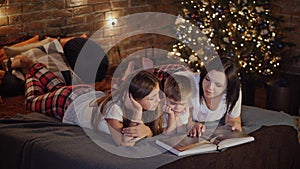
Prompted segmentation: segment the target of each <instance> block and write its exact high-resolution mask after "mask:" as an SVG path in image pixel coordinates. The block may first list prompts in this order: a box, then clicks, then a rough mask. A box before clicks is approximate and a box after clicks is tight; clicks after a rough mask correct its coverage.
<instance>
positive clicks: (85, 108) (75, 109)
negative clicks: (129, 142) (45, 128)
mask: <svg viewBox="0 0 300 169" xmlns="http://www.w3.org/2000/svg"><path fill="white" fill-rule="evenodd" d="M103 96H105V93H103V92H101V91H91V92H88V93H85V94H83V95H80V96H79V97H77V98H76V99H75V100H74V101H73V102H72V103H71V104H70V106H69V107H68V108H67V110H66V111H65V114H64V117H63V120H62V122H63V123H68V124H75V125H78V126H80V127H82V128H88V129H92V130H94V129H95V128H94V125H93V122H92V120H93V119H92V117H99V118H100V119H99V121H98V126H97V128H98V130H100V131H103V132H105V133H107V134H110V130H109V128H108V124H107V122H106V120H105V118H109V119H116V120H118V121H121V122H122V121H123V112H122V110H121V108H120V107H119V106H118V105H116V104H112V106H111V107H110V108H109V109H107V112H106V113H105V114H102V113H101V112H100V109H99V107H98V106H93V105H94V104H93V101H95V100H96V99H97V98H101V97H103ZM108 105H111V104H109V103H108ZM95 113H96V114H95ZM99 113H100V114H99Z"/></svg>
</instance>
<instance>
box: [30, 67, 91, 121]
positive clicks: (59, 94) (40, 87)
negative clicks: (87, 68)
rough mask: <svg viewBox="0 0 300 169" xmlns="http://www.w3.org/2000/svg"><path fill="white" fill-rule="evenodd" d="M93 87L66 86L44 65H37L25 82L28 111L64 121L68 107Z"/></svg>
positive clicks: (80, 85)
mask: <svg viewBox="0 0 300 169" xmlns="http://www.w3.org/2000/svg"><path fill="white" fill-rule="evenodd" d="M93 90H94V89H93V88H92V86H90V85H87V84H78V85H73V86H66V84H65V83H64V82H63V81H62V80H61V79H60V78H59V77H57V76H56V75H55V74H54V73H53V72H51V71H49V70H48V69H47V68H46V66H45V65H44V64H42V63H37V64H35V65H34V66H33V67H32V68H31V70H30V73H29V74H27V75H26V81H25V97H26V100H25V106H26V109H28V110H31V111H34V112H39V113H43V114H46V115H48V116H53V117H56V118H58V119H62V118H63V115H64V112H65V111H66V110H67V108H68V106H69V105H70V104H71V103H72V101H73V100H74V99H76V98H77V97H78V96H80V95H81V94H84V93H87V92H89V91H93Z"/></svg>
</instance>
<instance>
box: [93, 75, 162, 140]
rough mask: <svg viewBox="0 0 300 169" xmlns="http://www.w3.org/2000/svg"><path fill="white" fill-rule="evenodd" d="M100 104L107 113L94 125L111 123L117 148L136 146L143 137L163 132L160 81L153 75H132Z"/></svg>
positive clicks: (110, 126) (109, 127) (96, 119)
mask: <svg viewBox="0 0 300 169" xmlns="http://www.w3.org/2000/svg"><path fill="white" fill-rule="evenodd" d="M97 105H99V107H100V112H103V113H102V115H100V116H99V115H98V116H97V117H96V118H94V124H95V125H97V124H101V121H102V122H104V123H107V125H105V126H108V129H109V132H110V134H111V135H112V137H113V139H114V141H115V142H116V144H117V145H126V146H133V145H134V144H135V142H136V141H138V140H140V139H141V138H144V137H152V136H153V135H158V134H160V133H162V132H163V128H162V122H163V121H162V115H161V113H159V112H161V110H160V108H161V106H160V86H159V80H158V78H157V77H156V76H155V75H154V74H153V73H151V72H148V71H146V70H142V71H139V72H138V73H136V72H135V73H132V74H130V75H129V76H127V78H126V79H125V80H124V81H123V83H122V84H121V86H119V87H118V88H117V89H115V90H114V91H113V92H112V93H110V94H109V95H107V96H105V97H102V98H100V99H98V100H97ZM103 118H104V119H105V121H103V120H102V119H103ZM99 121H100V123H99ZM102 124H103V123H102Z"/></svg>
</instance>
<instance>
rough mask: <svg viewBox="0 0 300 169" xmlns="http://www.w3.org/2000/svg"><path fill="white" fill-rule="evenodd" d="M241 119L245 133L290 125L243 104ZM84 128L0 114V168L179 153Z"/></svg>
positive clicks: (131, 161) (150, 162) (94, 168)
mask: <svg viewBox="0 0 300 169" xmlns="http://www.w3.org/2000/svg"><path fill="white" fill-rule="evenodd" d="M242 120H243V125H244V127H243V129H244V131H245V132H246V133H251V132H254V131H256V130H258V129H259V128H260V127H262V126H273V125H288V126H292V127H294V128H295V129H296V126H295V124H294V123H293V119H292V117H291V116H289V115H288V114H285V113H283V112H277V111H270V110H266V109H261V108H257V107H249V106H243V107H242ZM84 131H87V130H83V129H82V128H80V127H78V126H73V125H68V124H63V123H61V122H60V121H58V120H56V119H53V118H51V117H47V116H45V115H42V114H39V113H31V114H27V115H21V114H20V115H18V116H16V117H11V118H9V117H7V118H3V119H0V138H1V140H0V143H1V144H0V152H1V161H2V160H3V162H1V163H0V168H12V169H13V168H20V169H41V168H43V169H47V168H49V169H50V168H51V169H53V168H59V169H67V168H72V169H98V168H99V169H100V168H105V169H110V168H111V169H113V168H114V169H115V168H122V169H127V168H128V169H131V168H143V169H148V168H149V169H152V168H157V167H159V166H162V165H165V164H168V163H171V162H173V161H175V160H178V159H179V158H182V157H177V156H175V155H173V154H171V153H168V152H166V150H164V149H162V148H160V147H159V146H157V145H156V144H155V143H154V142H155V140H156V139H158V138H159V137H160V136H157V137H153V138H150V139H144V140H142V141H140V142H138V143H137V145H136V146H135V147H117V146H115V145H114V143H113V141H112V139H111V137H110V136H109V135H106V134H104V133H97V134H96V135H94V134H93V132H91V133H87V134H86V133H85V132H84ZM91 138H92V139H91ZM4 154H5V155H4Z"/></svg>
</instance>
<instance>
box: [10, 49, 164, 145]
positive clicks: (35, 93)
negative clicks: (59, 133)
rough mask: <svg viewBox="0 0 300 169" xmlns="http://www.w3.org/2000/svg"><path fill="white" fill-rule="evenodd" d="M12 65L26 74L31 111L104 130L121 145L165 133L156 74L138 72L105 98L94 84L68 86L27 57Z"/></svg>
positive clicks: (26, 87)
mask: <svg viewBox="0 0 300 169" xmlns="http://www.w3.org/2000/svg"><path fill="white" fill-rule="evenodd" d="M11 66H12V68H21V69H23V71H24V72H26V82H25V97H26V100H25V105H26V108H27V109H29V110H31V111H35V112H40V113H44V114H46V115H49V116H54V117H56V118H59V119H62V121H63V122H64V123H70V124H76V125H79V126H80V127H82V128H89V129H93V130H94V129H96V130H101V131H104V132H106V133H109V134H111V135H112V138H113V140H114V141H115V143H116V144H117V145H125V146H133V145H134V144H135V142H136V141H137V140H139V139H141V138H144V137H151V136H152V135H156V134H159V133H161V132H162V127H161V126H162V120H161V119H162V117H161V116H160V115H159V114H157V112H158V111H157V109H158V107H159V106H158V105H159V103H160V97H159V81H158V79H157V78H156V77H155V76H154V75H153V74H152V73H149V72H147V71H140V72H138V73H135V74H133V75H132V76H131V79H129V80H128V81H126V82H127V83H124V85H123V86H124V87H120V88H118V89H117V90H115V91H114V92H113V93H111V94H109V95H106V96H105V94H104V93H103V92H100V91H95V90H94V88H93V87H92V86H90V85H86V84H79V85H73V86H66V85H65V84H64V83H63V82H62V80H60V79H59V78H58V77H57V76H55V75H54V74H53V73H52V72H51V71H49V70H48V69H47V68H46V67H45V65H43V64H41V63H35V62H34V61H32V60H31V59H29V58H28V57H27V56H22V55H19V56H16V57H15V58H14V60H13V63H12V65H11ZM99 98H100V99H99ZM95 100H96V101H95ZM95 102H96V103H98V104H99V106H100V108H99V107H98V106H97V104H95ZM146 110H148V111H149V112H144V111H146ZM100 111H101V112H100ZM144 115H150V116H151V115H152V117H149V116H146V117H144ZM147 118H148V119H147ZM122 133H123V134H122Z"/></svg>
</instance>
